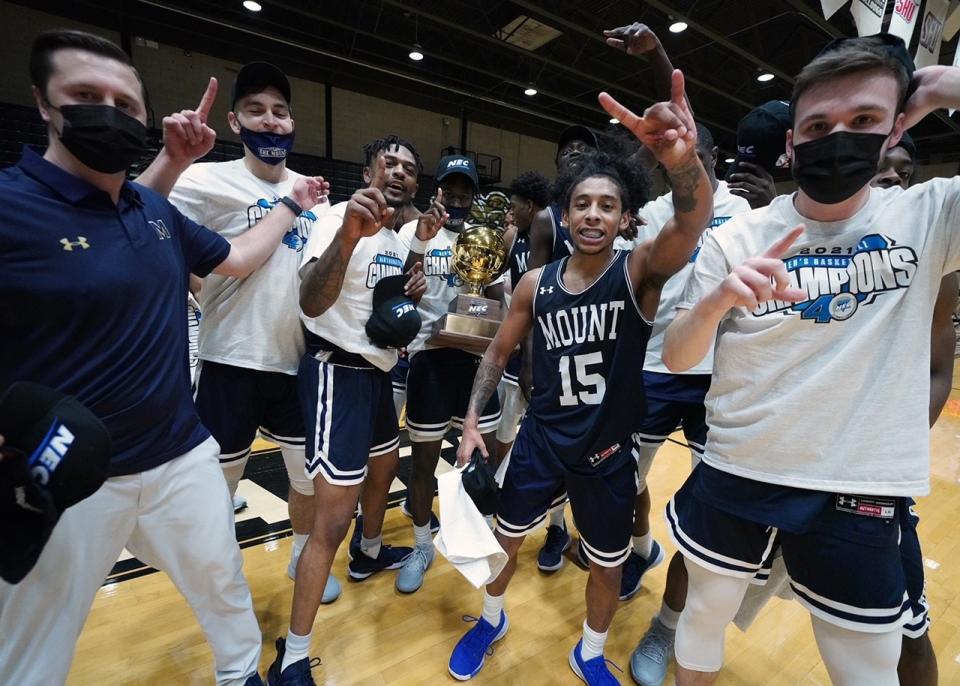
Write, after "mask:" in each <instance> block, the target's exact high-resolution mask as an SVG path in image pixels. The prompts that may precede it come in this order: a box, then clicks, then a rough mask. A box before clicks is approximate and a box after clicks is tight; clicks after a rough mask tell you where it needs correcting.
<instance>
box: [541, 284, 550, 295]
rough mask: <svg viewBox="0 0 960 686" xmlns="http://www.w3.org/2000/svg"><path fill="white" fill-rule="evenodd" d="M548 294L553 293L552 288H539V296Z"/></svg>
mask: <svg viewBox="0 0 960 686" xmlns="http://www.w3.org/2000/svg"><path fill="white" fill-rule="evenodd" d="M548 293H553V286H540V295H547V294H548Z"/></svg>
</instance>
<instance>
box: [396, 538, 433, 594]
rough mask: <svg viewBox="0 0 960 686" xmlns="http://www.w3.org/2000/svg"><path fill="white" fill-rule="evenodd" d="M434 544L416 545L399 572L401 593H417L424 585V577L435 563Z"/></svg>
mask: <svg viewBox="0 0 960 686" xmlns="http://www.w3.org/2000/svg"><path fill="white" fill-rule="evenodd" d="M433 556H434V552H433V546H430V547H429V548H421V547H419V546H414V548H413V552H412V553H410V554H409V555H407V558H406V559H405V560H404V561H403V566H402V567H401V568H400V571H399V572H398V573H397V581H396V587H397V590H398V591H400V592H401V593H415V592H417V591H418V590H420V587H421V586H423V577H424V575H425V574H426V573H427V570H428V569H429V568H430V565H431V564H432V563H433Z"/></svg>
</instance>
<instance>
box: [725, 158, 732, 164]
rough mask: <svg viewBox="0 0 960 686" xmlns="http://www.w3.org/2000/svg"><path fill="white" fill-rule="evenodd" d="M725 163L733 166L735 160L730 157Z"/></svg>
mask: <svg viewBox="0 0 960 686" xmlns="http://www.w3.org/2000/svg"><path fill="white" fill-rule="evenodd" d="M724 162H726V163H727V164H733V158H732V157H728V158H727V159H725V160H724Z"/></svg>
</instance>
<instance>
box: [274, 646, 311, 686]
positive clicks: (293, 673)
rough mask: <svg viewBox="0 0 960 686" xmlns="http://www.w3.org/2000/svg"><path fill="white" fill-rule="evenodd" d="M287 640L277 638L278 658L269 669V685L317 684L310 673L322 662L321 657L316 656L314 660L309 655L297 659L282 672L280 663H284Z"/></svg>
mask: <svg viewBox="0 0 960 686" xmlns="http://www.w3.org/2000/svg"><path fill="white" fill-rule="evenodd" d="M286 646H287V641H286V639H284V638H278V639H277V659H276V660H274V661H273V664H272V665H270V669H269V670H267V686H317V682H315V681H314V680H313V677H312V676H311V675H310V670H311V669H313V668H314V667H316V666H317V665H319V664H320V658H319V657H315V658H313V659H312V660H311V659H310V658H308V657H305V658H303V659H302V660H297V661H296V662H294V663H293V664H292V665H290V666H288V667H287V668H286V669H285V670H283V673H281V672H280V665H282V664H283V653H284V651H285V650H286Z"/></svg>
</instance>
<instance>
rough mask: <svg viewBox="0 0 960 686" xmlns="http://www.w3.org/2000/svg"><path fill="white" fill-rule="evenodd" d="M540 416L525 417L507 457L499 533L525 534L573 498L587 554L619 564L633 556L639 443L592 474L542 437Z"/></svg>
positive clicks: (601, 561)
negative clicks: (577, 469)
mask: <svg viewBox="0 0 960 686" xmlns="http://www.w3.org/2000/svg"><path fill="white" fill-rule="evenodd" d="M536 421H537V420H536V418H535V417H533V416H531V415H527V417H526V418H525V419H524V420H523V424H521V425H520V431H519V433H518V434H517V440H516V442H514V444H513V450H511V452H510V455H509V456H508V458H507V459H508V460H509V463H508V464H507V468H506V472H505V473H504V479H503V486H502V487H501V488H500V496H499V499H498V504H497V531H499V532H500V533H502V534H503V535H505V536H512V537H517V536H525V535H526V534H528V533H529V532H531V531H533V530H534V529H536V528H537V527H539V526H542V525H543V523H544V522H545V521H546V516H547V512H549V511H550V510H551V509H553V508H554V507H557V506H558V505H561V504H563V501H564V499H565V495H566V496H568V497H569V499H570V510H571V512H572V513H573V520H574V522H575V523H576V526H577V530H578V531H579V532H580V540H581V541H582V542H583V549H584V552H585V553H586V555H587V557H588V558H589V559H590V560H591V561H592V562H595V563H597V564H599V565H602V566H604V567H616V566H617V565H620V564H622V563H623V561H624V560H626V559H627V557H628V556H629V555H630V550H631V541H630V536H631V532H632V527H633V502H634V499H635V497H636V495H637V461H636V456H635V455H636V453H635V451H636V445H635V444H634V443H633V441H627V442H625V443H624V445H623V446H622V447H621V448H620V450H619V451H617V452H616V453H614V454H612V455H611V456H610V457H608V458H607V459H605V460H604V461H603V462H602V463H601V465H600V466H599V467H598V468H597V469H596V470H595V472H594V473H591V474H584V473H580V472H574V471H572V470H571V469H570V468H568V467H567V466H566V465H564V464H563V463H562V462H561V461H560V460H559V459H558V458H557V457H556V456H555V455H554V454H553V451H552V450H551V449H550V447H549V446H548V445H546V444H545V443H544V442H543V441H540V440H537V427H536Z"/></svg>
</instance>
